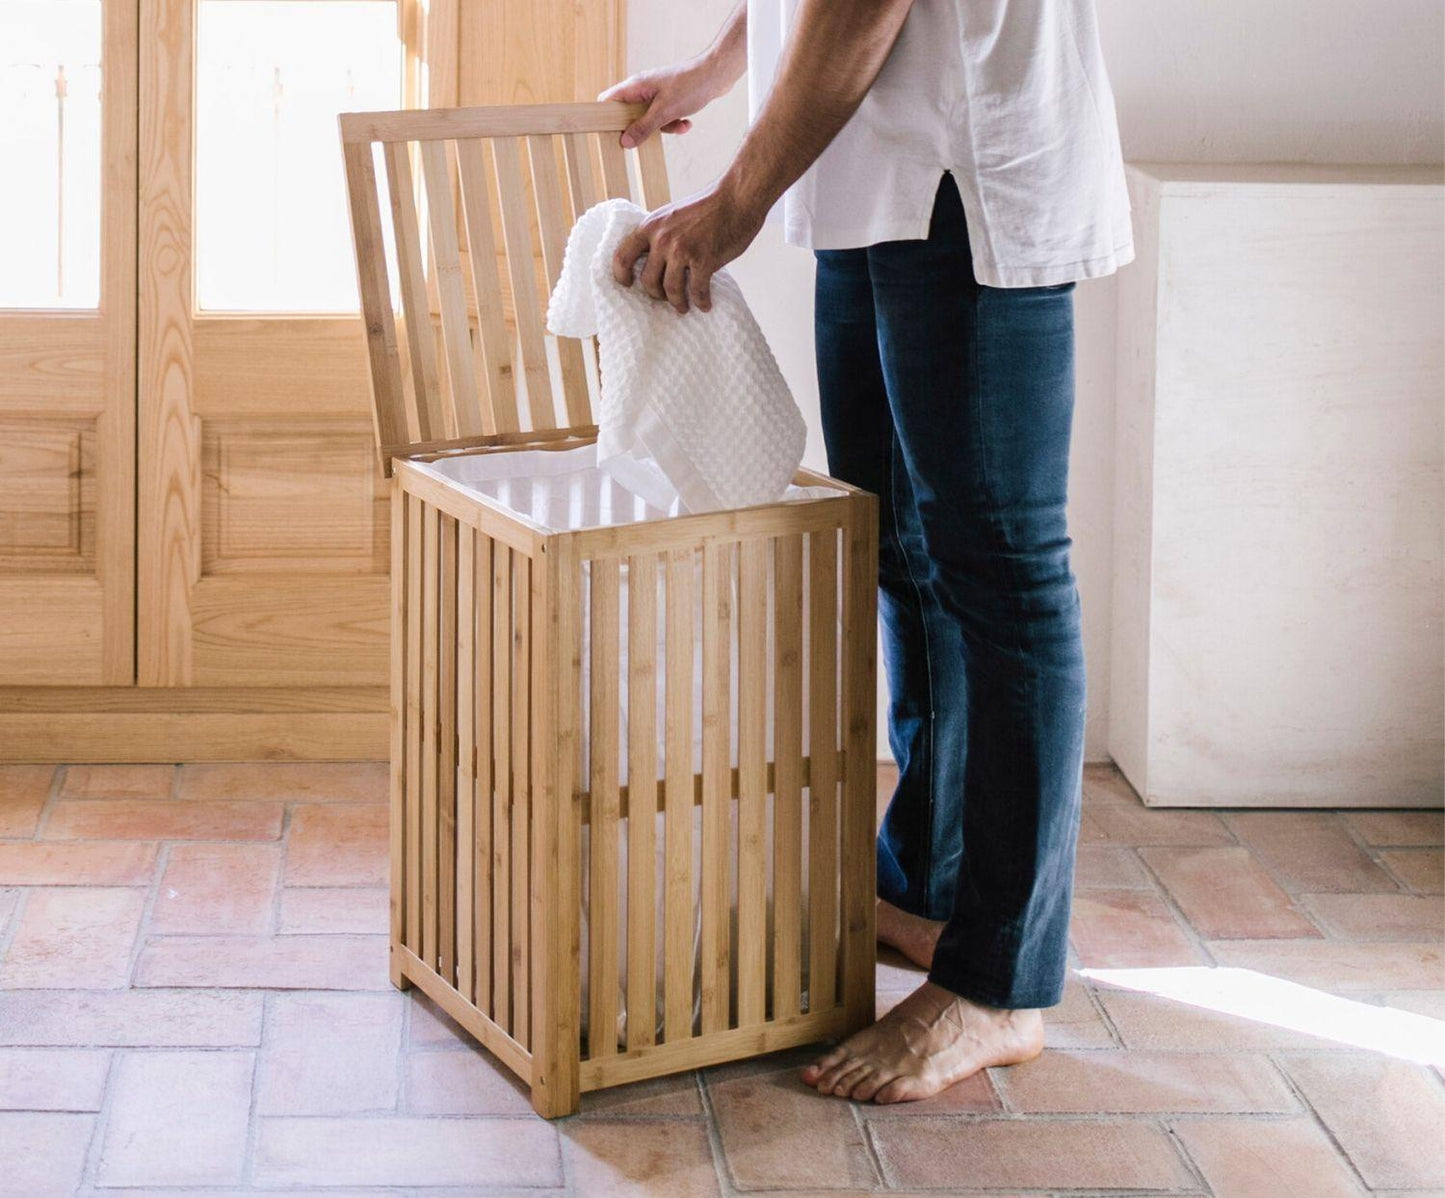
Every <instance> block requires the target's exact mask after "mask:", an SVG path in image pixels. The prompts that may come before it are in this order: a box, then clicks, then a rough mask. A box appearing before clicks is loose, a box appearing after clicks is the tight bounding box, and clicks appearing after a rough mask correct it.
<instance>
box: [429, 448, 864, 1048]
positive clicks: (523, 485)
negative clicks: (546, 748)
mask: <svg viewBox="0 0 1445 1198" xmlns="http://www.w3.org/2000/svg"><path fill="white" fill-rule="evenodd" d="M413 464H414V465H415V466H417V467H418V468H420V469H421V470H423V471H425V472H427V473H429V474H433V475H435V476H436V477H438V478H440V479H442V480H444V481H446V482H449V483H451V484H453V485H460V486H461V487H462V488H463V489H465V490H469V491H474V492H476V493H477V494H480V495H485V496H487V497H488V498H490V499H493V500H495V501H497V502H499V503H501V504H503V505H505V506H506V507H507V508H508V509H510V510H511V511H513V512H516V513H518V514H519V515H521V516H524V517H526V518H527V519H528V520H531V521H532V522H533V523H535V524H539V525H541V526H542V527H544V528H546V529H549V530H551V531H556V532H563V531H568V530H573V529H581V528H597V527H607V526H616V525H624V524H634V523H641V522H644V521H650V520H666V519H669V518H671V517H675V516H679V515H685V514H687V513H686V510H685V508H684V507H683V505H682V502H681V500H680V498H679V497H678V495H677V492H676V491H675V490H673V489H672V487H671V484H670V483H668V481H667V479H666V476H664V475H663V474H662V472H661V471H660V470H659V469H658V468H657V467H656V465H655V464H654V463H652V462H650V461H648V460H646V459H639V458H636V457H621V458H613V459H611V460H610V461H609V462H608V463H607V466H606V468H603V467H600V466H599V465H598V464H597V450H596V446H595V445H585V446H580V447H577V448H573V449H565V450H519V451H516V452H507V453H487V454H468V455H463V456H458V457H454V458H442V459H438V460H436V461H432V462H416V463H413ZM843 494H845V492H843V491H841V490H839V489H838V488H836V487H828V486H810V487H801V486H795V485H790V486H789V487H788V489H787V491H786V492H785V493H784V495H783V496H782V501H793V500H807V499H831V498H837V497H839V496H841V495H843ZM766 560H767V569H768V587H767V591H768V595H769V597H770V598H769V603H768V607H767V613H766V633H767V660H768V695H767V701H766V704H765V722H764V728H765V732H764V748H765V755H766V760H768V761H772V760H773V722H774V713H773V696H772V686H773V683H772V672H773V647H772V646H773V617H774V611H773V603H772V601H771V596H772V594H773V586H772V569H773V562H772V555H771V554H769V555H767V559H766ZM590 566H591V563H590V562H585V563H584V564H583V583H582V591H583V595H582V601H583V611H582V617H583V618H582V704H581V710H580V712H579V722H580V725H581V727H580V732H581V736H582V740H583V750H582V762H583V765H582V769H583V771H584V772H583V775H582V777H583V779H584V785H585V779H586V777H587V774H586V769H587V765H586V762H587V761H588V760H589V754H590V743H589V741H590V727H591V711H590V695H591V687H590V679H591V668H590V667H591V656H592V654H591V643H590V630H591V620H590V612H591V569H590ZM694 570H695V572H694V578H693V588H692V597H693V609H694V610H693V621H692V623H693V630H694V637H693V644H692V652H693V662H692V668H691V677H692V680H693V694H692V705H691V706H692V728H691V734H692V735H691V741H692V772H693V773H699V772H701V769H702V636H701V626H702V625H701V619H700V615H701V607H700V604H701V596H702V557H701V554H696V555H695V567H694ZM618 574H619V578H618V616H619V620H618V624H619V644H618V667H619V680H620V682H621V685H620V687H619V692H620V693H619V694H618V696H617V702H616V707H617V715H618V741H617V743H618V779H619V782H620V783H621V784H627V782H628V777H627V764H628V763H627V756H628V753H627V728H628V686H627V677H628V624H629V619H628V616H629V605H628V582H629V579H628V567H627V561H626V559H625V558H624V559H623V560H622V562H621V564H620V569H619V571H618ZM808 575H809V572H808V568H807V558H806V550H805V557H804V569H803V579H804V588H805V590H804V595H805V602H804V605H803V607H804V612H803V646H804V677H805V678H807V677H809V676H810V675H811V662H809V661H808V660H807V657H808V655H809V653H810V648H809V646H810V644H811V638H810V635H809V632H808V627H807V625H808V620H809V615H808V606H809V604H808V601H807V598H806V596H807V592H806V588H807V586H808ZM732 585H733V604H732V609H733V635H732V636H731V637H730V638H729V642H730V644H729V662H730V673H731V678H730V684H729V696H730V711H729V718H730V724H731V729H730V734H729V742H730V746H731V747H730V760H731V763H732V764H733V765H734V766H736V765H737V762H738V723H737V696H738V640H737V635H736V632H737V623H736V622H737V615H738V605H737V589H736V588H737V578H736V563H734V574H733V576H732ZM657 587H658V593H657V600H656V606H655V610H656V613H657V644H656V647H655V649H654V654H655V657H654V661H655V663H656V671H655V672H656V679H657V698H656V707H655V712H656V720H655V723H656V729H657V769H658V778H659V779H661V778H662V777H663V775H664V773H665V767H666V735H667V728H666V720H665V718H664V713H665V711H666V706H665V704H666V677H667V670H666V660H667V654H666V649H667V646H666V621H665V619H664V613H665V611H666V605H665V593H666V570H665V569H662V568H659V569H658V571H657ZM839 599H841V596H839ZM835 610H836V612H837V614H838V620H839V628H838V634H837V635H836V636H835V638H834V643H835V644H836V645H839V646H841V644H842V625H841V620H842V604H841V602H836V606H835ZM837 676H839V675H838V674H837V673H836V671H835V677H837ZM808 707H809V702H808V696H807V694H806V689H805V693H804V696H803V703H802V740H801V743H802V746H803V752H804V753H805V754H807V753H808V752H809V745H810V731H809V727H808ZM800 806H801V810H802V826H801V828H800V831H799V835H800V837H801V841H800V843H801V844H802V862H801V871H802V894H801V902H800V910H799V913H798V922H799V926H800V931H801V936H800V939H801V960H802V966H803V971H804V978H803V1009H804V1010H806V1009H807V979H806V969H807V962H808V952H809V949H808V932H809V915H808V843H809V828H808V814H809V806H810V794H809V792H808V789H807V788H806V787H805V788H804V789H803V792H802V799H801V804H800ZM654 818H655V820H656V827H655V829H654V836H655V845H656V850H655V852H656V860H655V862H654V896H655V911H654V929H655V931H654V936H655V944H656V959H655V966H656V969H655V974H656V990H655V994H654V1004H655V1009H656V1019H657V1024H656V1034H657V1036H658V1038H659V1039H661V1037H662V1034H663V1026H662V1016H663V944H662V936H663V914H664V897H665V886H664V879H665V878H666V859H665V840H666V825H665V818H666V817H665V815H664V814H663V813H662V812H658V813H657V814H656V815H655V817H654ZM690 821H691V839H692V869H691V879H692V896H691V897H692V908H693V914H692V921H691V922H692V927H693V945H692V952H693V971H692V973H693V1021H694V1030H695V1031H696V1030H699V1021H700V1015H701V993H700V985H699V978H700V959H701V923H700V914H701V874H702V809H701V807H697V806H694V807H693V808H692V809H691V811H690ZM764 822H765V827H766V853H765V857H766V861H767V873H766V877H767V890H766V893H767V904H766V907H767V909H766V926H767V937H768V943H767V949H766V955H767V962H768V965H767V971H768V977H769V979H771V976H772V951H773V950H772V936H773V927H774V923H773V853H772V844H773V797H772V795H768V796H766V798H765V815H764ZM729 828H730V831H729V867H728V875H729V888H730V889H729V893H730V900H731V909H732V918H731V920H730V924H731V927H730V931H729V936H730V938H731V943H732V944H733V946H734V952H733V953H732V954H731V956H732V959H733V962H734V964H733V973H732V978H731V998H730V1009H731V1011H732V1012H733V1016H734V1018H736V1011H737V995H736V991H737V974H736V957H737V954H736V945H737V851H738V850H737V844H738V840H737V804H736V803H735V802H732V803H730V804H729ZM589 834H590V825H589V826H588V827H585V828H584V829H583V831H582V861H583V879H582V921H581V922H582V929H581V930H582V939H581V959H580V966H581V974H582V1022H583V1029H584V1034H586V1033H587V1030H588V1029H587V1023H588V997H589V981H590V980H589V976H588V975H589V952H588V942H589V935H588V933H589V920H588V910H589V908H590V904H591V878H590V870H589V869H588V865H589V863H590V861H591V852H590V836H589ZM618 836H619V844H618V853H617V858H618V869H617V873H618V880H619V891H618V903H617V912H618V961H617V976H618V996H617V1012H618V1017H617V1029H616V1034H617V1037H618V1045H619V1049H621V1048H623V1047H625V1043H624V1041H625V1029H626V1021H627V1009H628V1003H627V994H626V990H625V986H626V977H627V952H628V946H627V899H628V895H627V873H628V870H627V852H628V844H627V840H628V823H627V820H625V819H624V820H621V821H619V824H618ZM835 860H841V858H840V857H838V856H837V850H835ZM834 884H835V885H836V884H837V883H836V878H835V880H834ZM768 989H769V993H771V992H772V985H771V981H770V984H769V988H768Z"/></svg>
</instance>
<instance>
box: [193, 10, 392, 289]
mask: <svg viewBox="0 0 1445 1198" xmlns="http://www.w3.org/2000/svg"><path fill="white" fill-rule="evenodd" d="M396 14H397V10H396V4H395V0H200V5H199V16H198V28H197V39H196V168H195V180H196V182H195V187H196V243H195V244H196V306H197V307H198V308H201V309H204V310H207V311H212V312H215V311H229V312H235V311H251V312H340V311H355V310H356V308H357V306H358V302H357V295H356V268H355V265H354V262H353V260H352V251H351V235H350V224H349V222H348V219H347V212H346V184H345V177H344V175H343V173H342V168H341V143H340V140H339V137H338V134H337V129H336V116H337V113H339V112H347V111H366V110H371V109H387V108H399V107H400V106H401V101H402V47H401V42H400V40H399V39H398V37H397V19H396Z"/></svg>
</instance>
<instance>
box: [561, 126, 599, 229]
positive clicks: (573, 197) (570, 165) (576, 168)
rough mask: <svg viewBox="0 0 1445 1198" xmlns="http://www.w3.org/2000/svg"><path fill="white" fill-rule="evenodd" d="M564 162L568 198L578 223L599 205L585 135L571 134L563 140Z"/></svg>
mask: <svg viewBox="0 0 1445 1198" xmlns="http://www.w3.org/2000/svg"><path fill="white" fill-rule="evenodd" d="M562 154H563V160H564V161H565V162H566V164H567V198H568V201H569V202H570V204H571V208H572V213H571V215H572V219H573V221H576V220H577V218H578V217H580V216H581V215H582V214H583V213H584V212H586V211H587V209H589V208H590V207H592V205H593V204H595V203H597V181H596V179H595V177H594V175H593V171H592V153H591V151H590V150H589V148H588V144H587V135H586V134H585V133H569V134H567V135H566V136H565V137H563V139H562Z"/></svg>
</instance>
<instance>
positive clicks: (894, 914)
mask: <svg viewBox="0 0 1445 1198" xmlns="http://www.w3.org/2000/svg"><path fill="white" fill-rule="evenodd" d="M941 935H943V920H941V919H924V918H923V916H921V915H910V914H909V913H908V912H907V911H903V910H901V909H899V908H898V907H895V906H894V905H893V904H892V903H889V902H885V901H884V900H883V899H879V900H878V939H879V940H880V941H881V942H882V943H884V944H886V945H888V946H889V947H890V948H896V949H897V950H898V951H899V952H900V953H902V954H903V955H904V956H905V957H907V958H908V959H909V960H910V961H912V962H913V963H914V964H915V965H917V966H918V967H919V968H920V969H931V968H932V967H933V950H934V949H935V948H937V947H938V938H939V937H940V936H941Z"/></svg>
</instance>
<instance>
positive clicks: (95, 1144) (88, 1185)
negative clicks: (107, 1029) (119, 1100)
mask: <svg viewBox="0 0 1445 1198" xmlns="http://www.w3.org/2000/svg"><path fill="white" fill-rule="evenodd" d="M124 1058H125V1049H123V1048H113V1049H111V1050H110V1061H109V1063H108V1064H107V1065H106V1070H105V1086H104V1088H103V1089H102V1090H101V1092H100V1109H99V1110H97V1111H96V1112H95V1120H94V1122H93V1123H92V1125H91V1131H90V1143H89V1144H87V1145H86V1153H85V1163H84V1166H83V1167H82V1169H81V1174H80V1188H82V1189H94V1188H95V1186H96V1184H97V1181H98V1178H99V1175H100V1166H101V1163H102V1158H103V1154H104V1152H105V1137H106V1133H107V1132H108V1131H109V1130H110V1114H111V1105H112V1098H111V1092H112V1091H113V1090H114V1089H115V1086H116V1077H117V1075H118V1074H119V1073H120V1069H121V1063H122V1061H123V1060H124Z"/></svg>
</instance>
